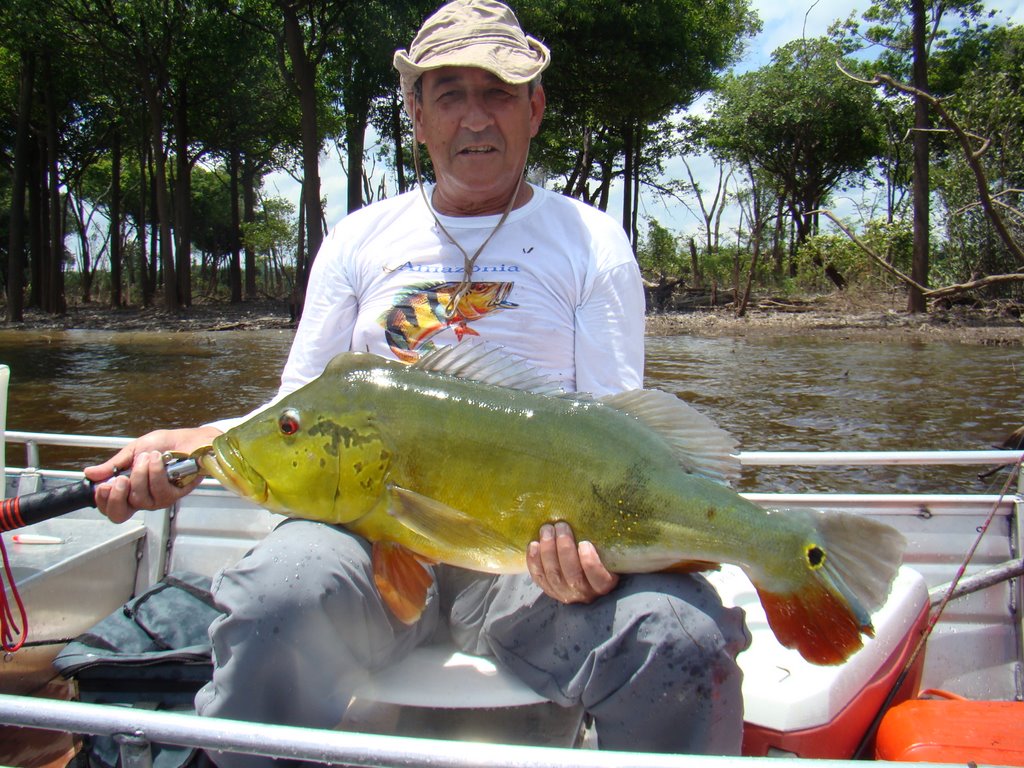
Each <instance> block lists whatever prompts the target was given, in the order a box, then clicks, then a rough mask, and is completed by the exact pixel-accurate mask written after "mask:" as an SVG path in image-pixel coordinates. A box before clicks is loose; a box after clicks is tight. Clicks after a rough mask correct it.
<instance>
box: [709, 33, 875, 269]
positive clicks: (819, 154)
mask: <svg viewBox="0 0 1024 768" xmlns="http://www.w3.org/2000/svg"><path fill="white" fill-rule="evenodd" d="M841 56H842V50H841V49H840V47H839V46H838V45H836V44H835V43H832V42H829V41H828V40H825V39H823V38H818V39H811V40H798V41H795V42H792V43H789V44H787V45H785V46H783V47H782V48H780V49H778V50H777V51H775V53H774V54H773V55H772V61H771V63H770V64H768V65H767V66H765V67H762V68H761V69H759V70H756V71H753V72H748V73H746V74H743V75H739V76H733V77H728V78H726V79H725V81H724V82H723V84H722V88H721V89H720V90H719V91H718V92H717V93H716V95H715V96H714V98H713V102H712V107H711V112H712V118H711V120H710V122H709V124H708V130H709V139H708V141H709V144H710V145H711V146H712V148H713V151H714V152H716V153H717V154H719V155H720V156H721V157H724V158H726V159H730V160H732V161H734V162H736V163H738V164H741V165H742V166H745V167H749V168H750V169H751V170H753V171H761V172H764V173H766V174H768V176H769V177H770V178H772V179H773V180H774V182H775V186H776V187H777V189H778V190H779V191H780V194H781V195H782V196H783V198H784V199H785V201H786V206H787V209H788V211H789V214H790V216H791V218H792V220H793V222H794V224H795V226H796V231H797V244H799V243H802V242H803V241H804V240H806V239H807V238H808V237H809V236H810V235H811V234H813V233H814V232H815V230H816V228H817V219H816V217H815V215H814V212H815V211H817V210H818V209H819V208H820V207H821V206H822V204H823V203H824V201H825V199H826V197H827V196H828V194H829V193H830V192H831V191H832V190H833V189H835V188H836V187H837V186H838V185H839V184H840V183H841V182H843V181H844V180H846V179H848V178H850V177H852V176H854V175H856V174H858V173H861V172H863V171H864V170H865V169H866V168H867V167H868V164H869V163H870V161H871V159H872V158H874V157H875V156H876V154H877V152H878V149H879V133H878V128H877V123H876V119H875V115H874V110H873V103H872V94H871V93H870V92H868V91H867V90H866V89H863V88H859V87H857V86H856V84H854V83H852V82H851V81H850V80H849V79H848V78H847V77H845V76H844V75H843V74H842V72H840V71H839V69H837V68H836V65H835V64H836V61H837V60H838V59H840V58H841ZM851 66H852V65H851ZM826 274H828V276H829V279H830V280H832V282H833V283H834V284H835V285H836V286H837V287H840V288H841V287H843V285H844V280H843V278H842V275H840V274H839V273H838V272H837V271H835V270H834V269H831V268H829V267H826Z"/></svg>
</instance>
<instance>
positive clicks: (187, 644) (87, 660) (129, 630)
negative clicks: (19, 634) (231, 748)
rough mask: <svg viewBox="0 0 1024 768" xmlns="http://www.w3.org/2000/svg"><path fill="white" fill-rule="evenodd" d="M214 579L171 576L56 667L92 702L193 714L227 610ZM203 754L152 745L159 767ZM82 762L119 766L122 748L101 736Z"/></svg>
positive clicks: (90, 742) (175, 766) (83, 638)
mask: <svg viewBox="0 0 1024 768" xmlns="http://www.w3.org/2000/svg"><path fill="white" fill-rule="evenodd" d="M210 581H211V580H210V578H209V577H206V576H200V575H198V574H195V573H190V572H186V571H180V572H177V573H172V574H168V575H167V576H165V577H164V578H163V579H162V580H161V581H160V582H159V583H157V584H155V585H154V586H153V587H152V588H151V589H149V590H147V591H146V592H144V593H143V594H141V595H139V596H138V597H135V598H133V599H132V600H129V601H128V602H127V603H125V604H124V606H122V608H121V609H120V610H118V611H115V612H114V613H112V614H111V615H110V616H108V617H107V618H105V619H103V620H102V621H101V622H100V623H99V624H97V625H96V626H94V627H93V628H92V629H90V630H89V631H88V632H86V633H84V634H82V635H79V636H78V637H77V638H75V640H74V641H72V642H70V643H68V645H67V646H66V647H65V648H64V649H63V650H62V651H61V652H60V653H59V654H58V655H57V658H56V659H55V660H54V662H53V664H54V667H55V668H56V669H57V671H58V672H60V674H61V675H63V676H64V677H65V678H69V679H70V678H74V679H75V680H76V681H77V682H78V692H79V698H80V699H81V700H82V701H85V702H90V703H95V704H119V705H127V706H133V707H140V708H146V709H164V710H180V711H192V709H193V699H194V697H195V694H196V691H198V690H199V689H200V688H201V687H202V686H203V685H205V684H206V683H207V682H208V681H209V680H210V678H211V676H212V674H213V662H212V659H211V652H210V640H209V635H208V630H209V626H210V623H211V622H212V621H213V620H214V619H215V618H216V617H217V616H219V615H220V611H219V610H218V609H217V607H216V606H215V605H214V602H213V597H212V596H211V595H210ZM196 753H197V750H194V749H190V748H188V747H164V746H160V745H153V766H154V768H180V766H185V765H189V764H190V763H191V762H192V761H193V760H194V759H196V758H197V754H196ZM76 759H77V761H78V762H77V764H78V765H81V766H90V768H100V767H102V768H116V766H117V764H118V746H117V745H116V744H115V743H114V741H113V739H110V738H108V737H100V736H94V737H91V738H89V739H87V740H86V745H85V747H84V748H83V750H82V752H81V753H79V755H78V758H76Z"/></svg>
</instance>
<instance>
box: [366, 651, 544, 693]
mask: <svg viewBox="0 0 1024 768" xmlns="http://www.w3.org/2000/svg"><path fill="white" fill-rule="evenodd" d="M355 695H356V698H358V699H364V700H369V701H376V702H380V703H383V704H397V705H400V706H407V707H432V708H437V709H494V708H498V707H521V706H527V705H530V704H539V703H541V702H545V701H547V699H545V698H544V697H543V696H540V695H539V694H537V693H535V692H534V691H533V690H532V689H531V688H529V687H527V686H526V685H525V684H524V683H522V682H520V681H519V679H518V678H516V677H515V676H514V675H511V674H509V673H508V672H505V671H503V670H502V669H500V668H499V667H498V666H497V665H496V664H495V663H494V661H493V660H491V659H488V658H486V657H483V656H471V655H469V654H466V653H462V652H460V651H457V650H456V649H455V647H454V646H453V645H451V644H450V643H439V644H434V645H424V646H420V647H419V648H417V649H415V650H414V651H413V652H412V653H410V654H409V655H408V656H406V657H405V658H404V659H403V660H402V661H400V662H399V663H398V664H394V665H392V666H390V667H388V668H386V669H384V670H381V671H380V672H378V673H376V674H375V675H374V676H373V677H371V678H370V679H369V680H368V681H367V682H366V683H364V684H363V685H362V686H360V687H359V688H358V689H357V690H356V694H355Z"/></svg>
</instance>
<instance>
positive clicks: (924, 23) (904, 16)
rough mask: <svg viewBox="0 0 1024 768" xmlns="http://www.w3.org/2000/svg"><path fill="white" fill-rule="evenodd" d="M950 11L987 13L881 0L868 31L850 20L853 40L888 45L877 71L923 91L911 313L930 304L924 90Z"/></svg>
mask: <svg viewBox="0 0 1024 768" xmlns="http://www.w3.org/2000/svg"><path fill="white" fill-rule="evenodd" d="M949 13H956V14H958V15H960V16H961V19H962V20H964V21H965V22H970V21H971V20H974V19H977V18H978V17H979V16H980V15H981V13H982V4H981V2H980V1H979V0H909V1H908V0H880V2H876V3H874V4H873V5H872V6H871V7H870V8H869V9H868V10H867V11H866V12H865V13H864V20H865V21H866V22H868V24H869V27H868V29H867V30H866V31H864V32H863V33H861V31H860V25H859V24H858V22H856V21H855V20H853V19H850V20H849V21H847V23H846V25H845V34H846V37H847V39H849V38H850V37H851V36H852V37H856V36H863V38H864V39H865V40H866V41H867V42H868V43H869V44H871V45H876V44H877V45H882V46H883V47H884V48H885V49H886V53H885V54H883V56H881V57H880V58H879V61H878V62H877V64H876V68H875V72H876V73H878V74H887V75H889V76H890V77H895V78H897V79H905V80H909V83H910V85H911V86H912V87H913V88H914V90H915V91H916V93H917V94H918V95H915V96H914V97H913V104H914V122H913V129H914V130H913V139H912V145H913V175H912V179H913V209H914V257H913V263H912V266H911V276H912V278H913V281H914V285H911V287H910V290H909V292H908V295H907V310H908V311H910V312H924V311H925V310H926V309H927V305H926V302H925V296H924V292H923V290H922V288H921V287H919V286H927V285H928V272H929V250H930V245H929V230H930V223H929V222H930V211H931V206H930V189H931V187H930V184H929V181H928V177H929V170H930V166H929V149H928V144H929V132H930V130H931V115H930V111H929V107H928V101H927V99H926V98H925V97H924V96H923V94H928V93H931V89H930V88H929V84H928V57H929V55H930V52H931V50H932V47H933V45H934V44H935V43H936V41H938V40H941V39H942V38H943V37H945V35H946V34H947V30H946V29H945V28H944V20H945V17H946V16H947V14H949Z"/></svg>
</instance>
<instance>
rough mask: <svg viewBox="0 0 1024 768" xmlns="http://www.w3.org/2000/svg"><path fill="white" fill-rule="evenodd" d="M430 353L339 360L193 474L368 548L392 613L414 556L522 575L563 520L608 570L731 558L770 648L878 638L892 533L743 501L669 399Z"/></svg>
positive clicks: (232, 436)
mask: <svg viewBox="0 0 1024 768" xmlns="http://www.w3.org/2000/svg"><path fill="white" fill-rule="evenodd" d="M481 346H482V345H481ZM456 349H458V348H456ZM434 354H437V355H438V358H441V354H440V353H431V355H434ZM474 355H480V356H481V358H482V360H481V361H480V362H479V365H478V364H477V363H478V361H477V358H476V357H474ZM488 355H489V356H490V357H488ZM452 356H453V357H454V358H455V360H454V363H452V365H451V367H452V368H453V370H455V371H458V370H474V369H476V368H480V369H482V370H484V371H486V370H488V369H489V366H491V365H492V363H493V358H494V353H493V351H488V350H486V349H485V351H482V352H475V351H473V350H472V349H470V351H468V352H465V353H463V352H458V353H455V354H453V355H452ZM431 359H432V358H431V357H430V356H429V355H428V356H427V357H425V358H424V364H423V365H420V364H417V365H413V366H408V365H405V364H402V363H397V362H394V361H389V360H384V359H382V358H379V357H375V356H372V355H368V354H360V353H346V354H343V355H339V356H338V357H336V358H335V359H334V360H333V361H332V362H331V363H330V365H329V366H328V367H327V369H326V370H325V372H324V374H323V375H322V376H320V377H319V378H318V379H316V380H314V381H312V382H310V383H309V384H307V385H306V386H305V387H303V388H301V389H299V390H297V391H296V392H293V393H292V394H290V395H288V396H287V397H286V398H284V399H283V400H282V401H280V402H278V403H276V404H274V405H273V406H271V407H270V408H268V409H267V410H266V411H264V412H262V413H261V414H258V415H256V416H254V417H253V418H252V419H250V420H249V421H247V422H246V423H244V424H242V425H240V426H238V427H236V428H234V429H232V430H229V432H227V433H226V434H225V435H223V436H221V437H218V438H217V439H216V440H215V441H214V445H213V449H212V451H211V452H210V453H208V454H205V455H204V456H203V457H202V458H201V459H200V460H201V463H202V465H203V466H204V469H206V471H208V472H209V473H210V474H211V475H213V476H215V477H217V478H218V479H220V480H221V482H222V483H223V484H225V485H226V486H227V487H229V488H231V489H232V490H234V491H236V492H237V493H239V494H241V495H243V496H247V497H249V498H252V499H254V500H255V501H257V502H258V503H260V504H263V505H264V506H266V507H268V508H270V509H273V510H275V511H278V512H283V513H284V514H288V515H292V516H298V517H305V518H309V519H314V520H321V521H324V522H328V523H333V524H340V525H345V526H346V527H348V528H349V529H351V530H353V531H354V532H356V533H358V534H360V535H362V536H364V537H366V538H367V539H368V540H370V541H371V542H374V567H375V575H376V579H377V583H378V587H379V588H380V590H381V594H382V597H383V598H384V599H385V602H387V603H388V605H389V606H390V607H391V608H392V610H393V611H394V612H395V613H396V615H398V616H399V618H401V619H402V620H403V621H410V622H411V621H415V620H416V618H417V617H418V615H419V611H420V610H421V609H422V602H423V601H424V600H425V598H426V586H424V581H423V579H422V578H420V577H419V576H416V575H415V574H417V572H418V571H417V570H416V569H415V564H416V563H417V561H419V562H444V563H449V564H452V565H457V566H461V567H466V568H471V569H475V570H480V571H487V572H492V573H512V572H522V571H525V570H526V559H525V552H526V549H527V546H528V544H529V543H530V541H532V540H534V539H535V538H536V537H537V535H538V531H539V529H540V527H541V525H543V524H544V523H550V522H557V521H565V522H567V523H569V524H570V526H571V527H572V528H573V531H574V532H575V534H576V537H577V539H579V540H584V539H585V540H589V541H591V542H593V543H594V545H595V547H597V549H598V552H599V553H600V555H601V559H602V562H603V563H604V564H605V565H606V566H607V567H608V568H609V569H610V570H613V571H617V572H622V573H637V572H650V571H660V570H670V569H680V570H687V569H698V568H703V567H708V566H709V565H710V564H715V563H722V562H728V563H734V564H736V565H739V566H741V567H742V568H743V569H744V570H745V571H746V573H747V574H748V576H749V577H750V578H751V580H752V582H753V583H754V585H755V587H757V589H758V593H759V595H760V596H761V599H762V602H763V603H764V605H765V609H766V612H767V613H768V617H769V623H770V625H771V626H772V628H773V630H775V633H776V635H777V636H778V637H779V639H780V641H781V642H782V643H783V644H784V645H788V646H789V647H795V648H797V649H798V650H800V652H801V653H803V654H804V655H805V656H806V657H807V658H809V659H810V660H811V661H815V662H817V663H837V662H840V661H842V660H844V659H845V658H847V657H848V656H849V655H850V654H851V653H853V651H855V650H856V649H857V648H859V647H860V645H861V644H862V641H861V638H860V635H861V634H862V633H863V634H869V635H870V634H871V632H872V629H871V624H870V616H869V612H870V611H871V610H873V609H875V608H877V607H878V606H879V605H880V604H881V602H882V601H884V598H885V596H886V594H887V592H888V589H889V585H890V584H891V581H892V579H893V577H894V576H895V571H896V568H897V567H898V565H899V560H900V557H901V555H902V550H903V546H904V544H903V540H902V537H901V536H900V535H899V534H898V533H896V532H895V531H894V530H893V529H891V528H889V527H888V526H884V525H882V524H880V523H877V522H874V521H871V520H868V519H865V518H860V517H856V516H851V515H840V514H838V513H833V514H830V515H826V514H823V513H813V512H807V511H805V510H785V511H776V510H765V509H762V508H761V507H759V506H757V505H755V504H753V503H751V502H749V501H747V500H746V499H744V498H743V497H742V496H740V495H739V494H737V493H736V492H735V491H733V490H732V489H731V488H729V487H728V486H727V485H725V484H723V483H722V482H720V481H719V479H720V478H718V477H717V476H716V473H717V470H716V469H715V467H716V466H719V463H721V462H724V464H722V465H723V466H727V465H728V462H727V461H726V459H727V457H726V456H709V455H703V454H710V453H712V452H713V450H712V449H713V448H714V446H716V445H719V446H720V445H721V441H718V442H717V443H716V440H717V437H716V435H718V434H721V435H724V433H721V431H720V430H719V429H718V428H717V427H716V426H714V425H713V424H711V423H710V421H709V420H707V419H706V417H703V416H700V415H699V414H697V413H696V412H694V411H693V410H692V409H690V408H689V406H686V405H685V404H684V403H682V402H681V401H679V400H677V399H675V398H672V397H671V396H667V395H665V394H664V393H646V392H638V393H630V394H628V395H626V396H624V397H619V396H612V397H611V398H607V399H601V400H596V399H592V398H590V397H589V396H586V395H552V394H549V393H546V392H543V391H541V392H538V391H524V390H522V389H515V388H510V387H506V386H502V385H501V381H502V376H503V375H504V374H501V375H497V374H494V373H491V374H487V373H485V374H484V375H483V376H482V377H480V378H482V379H483V380H477V379H471V378H464V377H460V376H456V375H453V374H452V373H450V372H448V371H447V370H446V369H445V367H444V366H440V365H439V366H438V367H436V368H435V367H432V365H431ZM443 359H444V360H445V362H446V363H447V359H446V358H443ZM467 363H468V365H467ZM438 368H439V369H438ZM497 370H499V371H503V370H504V369H502V368H501V367H500V366H499V367H498V368H497ZM513 370H514V371H517V369H513ZM516 375H518V371H517V372H516ZM616 406H624V407H625V408H626V410H623V409H622V408H620V407H616ZM705 443H709V444H710V445H711V446H712V448H708V447H707V445H705ZM716 462H718V463H716ZM419 570H420V571H421V569H419ZM410 574H413V576H412V577H410ZM428 583H429V582H427V584H428Z"/></svg>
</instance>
